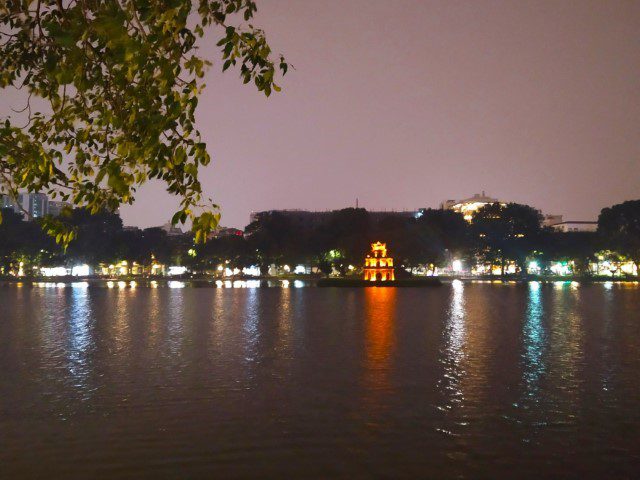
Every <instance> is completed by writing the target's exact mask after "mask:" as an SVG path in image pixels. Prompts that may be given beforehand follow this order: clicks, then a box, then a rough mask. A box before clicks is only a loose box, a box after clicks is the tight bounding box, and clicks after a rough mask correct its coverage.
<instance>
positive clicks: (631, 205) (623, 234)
mask: <svg viewBox="0 0 640 480" xmlns="http://www.w3.org/2000/svg"><path fill="white" fill-rule="evenodd" d="M598 234H599V235H600V237H601V239H602V241H603V242H604V243H605V244H608V245H610V247H611V249H613V250H616V251H617V252H618V253H621V254H623V255H625V256H627V257H629V258H630V259H631V260H632V261H633V262H634V263H635V264H636V265H640V200H630V201H627V202H623V203H619V204H617V205H613V206H612V207H609V208H604V209H603V210H602V212H601V213H600V216H599V217H598Z"/></svg>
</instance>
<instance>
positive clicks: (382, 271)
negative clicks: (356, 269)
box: [364, 242, 396, 282]
mask: <svg viewBox="0 0 640 480" xmlns="http://www.w3.org/2000/svg"><path fill="white" fill-rule="evenodd" d="M364 267H365V268H364V279H365V280H367V281H371V282H378V281H379V282H387V281H394V280H395V279H396V277H395V272H394V270H393V258H392V257H387V244H386V243H380V242H376V243H372V244H371V254H370V255H367V258H365V259H364Z"/></svg>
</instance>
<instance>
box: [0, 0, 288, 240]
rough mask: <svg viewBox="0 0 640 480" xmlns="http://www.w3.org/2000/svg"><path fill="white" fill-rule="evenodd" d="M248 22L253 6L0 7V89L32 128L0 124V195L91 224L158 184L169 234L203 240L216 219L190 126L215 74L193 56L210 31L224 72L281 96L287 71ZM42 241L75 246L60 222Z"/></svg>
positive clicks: (69, 1) (88, 2)
mask: <svg viewBox="0 0 640 480" xmlns="http://www.w3.org/2000/svg"><path fill="white" fill-rule="evenodd" d="M255 12H256V4H255V2H254V1H253V0H216V1H210V0H193V1H192V0H161V1H160V0H135V1H134V0H37V1H24V0H4V1H2V2H0V88H8V87H13V88H17V89H22V90H23V91H24V92H25V101H26V102H27V104H26V106H25V107H24V114H25V115H27V117H28V118H27V121H26V124H25V122H24V121H22V120H21V119H19V120H14V119H12V118H7V119H4V121H3V122H2V123H1V124H0V193H3V192H5V193H9V194H11V195H13V196H15V195H16V194H17V192H18V190H27V191H30V192H43V193H48V194H50V195H52V196H53V197H54V198H56V197H60V198H62V199H64V200H68V201H71V202H73V204H74V205H77V206H86V207H88V208H89V210H90V211H91V212H92V213H96V212H98V211H101V210H105V209H106V210H109V211H115V210H116V209H117V208H118V206H120V205H121V204H129V203H132V202H133V201H134V199H135V194H136V189H137V188H138V187H139V186H140V185H142V184H144V183H145V182H147V181H148V180H149V179H159V180H161V181H163V182H164V183H165V185H166V188H167V191H168V192H170V193H171V194H174V195H176V196H178V197H179V199H180V202H181V203H180V208H179V210H178V211H177V212H175V215H174V216H173V219H172V220H173V223H177V222H181V223H184V222H185V221H187V220H190V221H191V222H192V224H193V230H194V233H195V235H196V241H201V240H204V239H205V237H206V234H207V233H208V232H209V231H211V230H212V229H213V228H215V226H216V225H217V223H218V220H219V213H217V211H216V210H217V207H216V206H215V205H214V204H213V203H212V201H211V200H208V199H206V198H205V197H204V193H203V191H202V187H201V184H200V181H199V180H198V172H199V168H200V167H201V166H205V165H208V164H209V162H210V155H209V153H208V152H207V148H206V145H205V144H204V142H203V141H202V139H201V136H200V132H199V131H198V130H197V129H196V128H195V125H194V122H195V111H196V107H197V105H198V96H199V94H200V92H201V91H202V89H203V88H204V86H205V85H204V83H203V80H202V79H203V76H204V72H205V69H206V67H207V66H208V65H209V64H210V63H209V61H208V60H207V59H205V58H202V57H201V56H199V55H198V50H197V49H198V46H199V44H200V43H201V39H202V37H203V35H204V33H205V31H206V30H207V29H210V28H211V29H213V30H215V31H217V32H218V38H219V41H218V43H217V45H218V47H219V49H220V54H221V57H222V65H221V66H222V69H223V70H226V69H227V68H229V67H232V66H239V70H240V76H241V79H242V81H243V82H244V83H248V82H253V83H254V84H255V86H256V87H257V89H258V90H260V91H261V92H264V94H265V95H267V96H268V95H270V94H271V92H272V91H273V90H276V91H278V90H279V89H280V88H279V87H278V85H277V84H276V83H275V82H274V80H275V76H276V71H278V70H279V71H280V72H281V73H282V74H284V73H286V71H287V64H286V63H285V62H284V59H283V58H282V57H278V58H277V59H274V58H273V56H272V54H271V50H270V48H269V45H268V44H267V42H266V39H265V36H264V34H263V32H262V31H261V30H260V29H258V28H256V27H254V26H252V25H251V24H244V23H242V22H247V21H249V20H251V18H252V17H253V15H254V13H255ZM36 97H37V98H39V99H40V102H38V105H44V106H43V108H39V109H35V106H34V104H33V103H32V102H31V100H32V98H36ZM47 229H48V230H49V232H50V233H52V234H57V235H58V236H57V239H58V240H59V241H60V242H62V243H65V244H67V243H68V242H69V241H70V240H71V239H72V238H73V236H74V232H73V230H70V229H68V228H67V229H65V228H64V225H63V224H61V223H60V222H54V221H49V223H48V225H47Z"/></svg>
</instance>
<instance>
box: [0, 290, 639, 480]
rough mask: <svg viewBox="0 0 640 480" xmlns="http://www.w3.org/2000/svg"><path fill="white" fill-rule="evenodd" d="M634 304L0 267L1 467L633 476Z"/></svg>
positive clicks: (165, 473)
mask: <svg viewBox="0 0 640 480" xmlns="http://www.w3.org/2000/svg"><path fill="white" fill-rule="evenodd" d="M173 286H180V284H177V285H176V284H174V285H173ZM639 306H640V286H638V285H635V284H599V285H576V284H570V283H557V284H538V283H531V284H482V283H468V284H462V283H460V282H455V283H454V284H452V285H445V286H443V287H440V288H406V289H391V288H368V289H334V288H326V289H321V288H217V289H215V288H155V289H154V288H140V287H138V288H117V285H116V288H100V287H94V286H91V287H87V285H86V284H75V285H67V286H66V287H62V286H57V287H56V286H49V287H45V286H40V287H27V286H26V285H25V286H22V287H20V286H16V285H13V286H6V285H5V286H3V287H0V478H3V479H4V478H7V479H16V478H18V479H19V478H86V479H92V478H110V479H117V478H132V479H133V478H136V479H137V478H181V479H182V478H221V479H226V478H247V477H252V478H281V479H288V478H638V475H639V474H640V314H639V312H638V307H639Z"/></svg>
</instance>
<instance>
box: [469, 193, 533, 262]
mask: <svg viewBox="0 0 640 480" xmlns="http://www.w3.org/2000/svg"><path fill="white" fill-rule="evenodd" d="M541 221H542V215H541V214H540V212H539V211H538V210H536V209H535V208H532V207H530V206H528V205H521V204H518V203H508V204H506V205H505V204H500V203H492V204H488V205H485V206H484V207H482V208H480V209H479V210H478V212H477V213H476V214H475V215H474V217H473V221H472V229H473V231H474V234H475V235H476V237H477V239H478V255H479V256H480V257H484V258H485V259H486V260H487V261H488V262H496V261H497V262H498V263H500V264H501V265H502V268H503V273H504V266H505V263H506V262H507V261H514V262H516V263H517V264H518V265H519V266H520V268H521V270H523V271H524V270H525V268H526V259H527V256H528V255H529V253H530V252H531V251H532V250H533V247H534V245H535V244H536V243H537V241H538V239H539V235H540V233H541Z"/></svg>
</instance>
